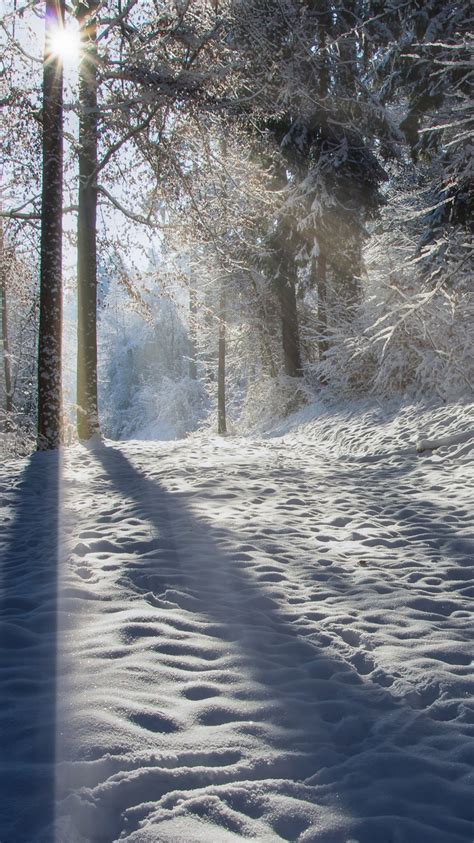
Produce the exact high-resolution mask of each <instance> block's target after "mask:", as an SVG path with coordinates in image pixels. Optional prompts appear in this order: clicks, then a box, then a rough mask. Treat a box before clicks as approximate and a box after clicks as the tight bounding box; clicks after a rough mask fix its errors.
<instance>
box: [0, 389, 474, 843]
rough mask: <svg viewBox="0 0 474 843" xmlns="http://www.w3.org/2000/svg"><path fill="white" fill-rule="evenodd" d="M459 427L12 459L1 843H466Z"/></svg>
mask: <svg viewBox="0 0 474 843" xmlns="http://www.w3.org/2000/svg"><path fill="white" fill-rule="evenodd" d="M473 428H474V420H473V416H472V408H471V414H470V411H469V407H467V406H466V405H456V406H451V407H449V406H448V407H444V408H438V409H437V410H436V409H435V410H426V411H425V412H424V413H423V412H422V411H420V409H419V408H416V407H412V408H409V407H408V408H407V407H406V408H404V409H402V410H398V411H397V412H395V411H392V412H390V410H388V409H385V410H383V409H382V408H375V407H372V408H369V407H367V406H364V405H360V406H359V407H357V406H353V407H352V408H351V409H350V410H349V409H346V410H342V409H340V410H336V409H332V410H330V409H324V408H321V407H319V408H312V409H311V408H309V409H306V410H305V411H302V413H301V414H300V415H299V416H296V417H294V418H293V419H292V420H291V423H286V426H284V427H283V426H282V427H281V429H280V430H278V429H275V430H274V431H273V433H272V434H271V435H267V436H262V437H253V438H246V439H243V438H236V437H228V438H217V437H213V436H205V435H203V434H199V435H194V436H191V437H189V438H188V439H186V440H181V441H176V442H167V443H150V442H128V443H108V445H107V446H96V447H90V448H86V447H83V446H75V447H72V448H70V449H68V450H64V451H61V452H60V453H59V454H36V455H34V456H33V457H31V458H28V459H18V460H14V459H8V460H7V461H6V462H5V463H4V465H3V467H2V469H1V470H0V491H1V510H0V515H1V516H2V523H3V524H4V528H3V531H2V535H1V542H2V544H1V546H0V560H1V564H0V611H1V615H2V620H3V630H2V633H1V637H0V681H1V685H2V691H1V696H0V727H1V730H2V733H3V734H2V749H3V755H2V760H1V765H0V773H1V778H2V782H1V793H2V806H1V807H0V812H1V820H0V840H1V843H40V842H41V841H48V843H51V842H52V841H56V843H84V841H97V842H98V841H100V843H112V841H118V840H120V841H122V840H126V841H130V843H131V841H134V843H161V842H162V841H163V843H171V841H173V843H198V841H205V842H206V843H227V842H228V841H229V843H230V841H237V840H246V839H251V840H255V841H262V843H263V841H265V843H267V841H268V843H271V841H281V840H284V841H301V843H303V841H305V843H308V841H317V843H356V841H357V843H472V841H473V839H474V799H473V798H472V797H473V792H474V789H473V786H474V775H473V763H474V677H473V657H474V653H473V632H474V623H473V615H472V598H473V596H474V569H473V556H474V530H473V520H474V519H473V494H472V492H473V482H472V481H473V463H474V460H473V451H472V444H473V443H474V440H473V438H472V437H471V438H470V435H469V430H472V429H473ZM420 432H421V435H422V438H423V437H424V438H430V437H435V438H439V437H448V438H447V440H446V441H445V443H444V444H443V443H442V442H439V443H438V444H440V445H441V447H438V448H437V449H436V450H425V451H423V452H422V453H419V452H417V450H416V440H417V436H418V434H419V433H420ZM426 444H427V445H429V444H430V443H426ZM432 444H433V443H432ZM53 824H54V827H55V833H53V832H52V831H51V829H52V826H53Z"/></svg>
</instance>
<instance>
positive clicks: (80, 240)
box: [77, 0, 100, 439]
mask: <svg viewBox="0 0 474 843" xmlns="http://www.w3.org/2000/svg"><path fill="white" fill-rule="evenodd" d="M97 6H98V3H97V2H96V0H92V2H91V0H90V2H88V3H87V4H85V3H80V4H79V6H78V8H77V17H78V20H79V25H80V33H81V60H80V64H79V103H80V117H79V209H78V221H77V306H78V314H77V432H78V436H79V438H80V439H90V438H91V436H94V435H95V434H100V425H99V410H98V400H97V228H96V219H97V184H96V180H97V29H96V18H95V15H96V11H97Z"/></svg>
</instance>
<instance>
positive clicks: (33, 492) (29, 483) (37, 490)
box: [0, 453, 60, 843]
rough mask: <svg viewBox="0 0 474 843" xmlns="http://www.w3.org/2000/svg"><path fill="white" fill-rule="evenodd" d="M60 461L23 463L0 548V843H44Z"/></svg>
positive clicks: (51, 741)
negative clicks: (8, 522)
mask: <svg viewBox="0 0 474 843" xmlns="http://www.w3.org/2000/svg"><path fill="white" fill-rule="evenodd" d="M59 460H60V455H59V454H58V453H38V454H35V455H33V456H32V457H30V458H29V459H28V462H27V464H26V467H25V469H24V471H23V473H22V475H21V477H20V479H19V482H18V483H17V484H16V487H15V489H14V491H13V494H12V496H11V500H9V499H8V498H7V500H8V503H11V509H12V513H13V520H12V522H11V526H10V527H9V528H8V527H7V529H5V530H4V531H3V537H2V538H3V540H2V543H1V545H0V685H1V691H0V794H1V795H0V840H1V841H2V843H40V841H41V843H52V841H53V840H54V833H53V831H52V827H53V821H54V812H55V732H56V653H57V611H56V610H57V589H58V585H57V579H58V527H59V503H60V501H59V494H60V477H59V468H60V463H59Z"/></svg>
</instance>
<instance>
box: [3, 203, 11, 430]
mask: <svg viewBox="0 0 474 843" xmlns="http://www.w3.org/2000/svg"><path fill="white" fill-rule="evenodd" d="M7 275H8V269H7V260H6V255H5V243H4V239H3V220H2V219H1V218H0V309H1V311H2V316H1V331H2V354H3V376H4V383H5V413H6V419H5V429H6V430H7V429H8V426H9V418H8V417H9V415H10V414H11V413H12V411H13V379H12V366H11V359H10V345H9V342H8V302H7Z"/></svg>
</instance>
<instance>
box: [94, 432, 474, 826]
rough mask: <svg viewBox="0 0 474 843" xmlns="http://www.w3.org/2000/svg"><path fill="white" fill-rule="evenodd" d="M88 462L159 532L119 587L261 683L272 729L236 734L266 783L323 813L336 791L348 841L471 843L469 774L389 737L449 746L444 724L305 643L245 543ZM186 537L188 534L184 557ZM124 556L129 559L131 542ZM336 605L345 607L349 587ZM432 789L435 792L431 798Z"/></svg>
mask: <svg viewBox="0 0 474 843" xmlns="http://www.w3.org/2000/svg"><path fill="white" fill-rule="evenodd" d="M94 455H95V457H96V458H97V460H98V461H100V463H101V465H102V467H103V468H104V470H105V472H106V475H105V476H104V477H103V478H101V479H102V480H106V481H107V480H108V481H110V483H111V484H112V485H113V486H114V487H115V489H116V490H117V491H118V492H119V493H120V495H121V496H123V497H124V498H125V499H127V498H128V499H129V500H132V501H133V502H134V506H133V512H134V514H137V515H139V516H140V517H141V518H145V519H147V520H148V521H149V522H150V523H151V524H152V525H153V528H154V532H155V535H156V539H155V541H154V543H152V546H148V548H147V550H146V552H143V551H144V548H141V547H140V546H139V543H138V542H137V547H136V551H137V553H138V554H139V555H140V554H141V558H139V559H138V561H135V562H133V563H127V567H126V569H125V570H124V572H123V576H124V577H126V579H127V582H128V583H129V584H130V585H131V586H132V587H133V588H135V589H136V591H138V592H141V593H143V594H144V596H145V595H146V597H147V599H153V598H155V599H156V600H157V601H160V600H164V601H170V602H172V603H176V604H177V605H178V606H181V608H183V609H184V610H187V609H191V611H195V612H197V613H198V614H199V616H200V617H201V618H205V619H207V621H208V622H209V630H210V631H212V634H213V635H215V636H216V637H221V638H223V639H224V640H226V641H228V642H230V643H232V645H235V646H236V647H237V648H238V650H239V652H240V653H241V654H242V661H241V662H240V664H241V665H242V666H241V671H242V672H243V673H245V674H246V675H247V676H249V677H251V678H252V680H253V681H254V682H257V683H258V684H259V688H260V698H261V699H262V701H263V702H265V701H266V702H268V709H267V711H266V714H264V715H263V717H264V718H266V720H267V725H271V726H273V727H275V728H273V729H272V728H268V729H264V730H263V731H261V730H260V731H259V729H260V727H259V725H258V724H255V723H251V722H248V723H246V722H245V720H243V721H242V722H241V723H240V732H241V733H242V734H249V735H251V736H252V735H253V736H256V737H258V738H259V739H261V741H262V744H263V743H265V742H266V743H267V745H268V746H272V749H273V750H275V751H276V752H277V753H280V755H281V759H282V763H281V764H280V765H279V764H278V763H274V765H273V766H271V765H270V766H269V768H268V774H267V776H266V777H268V778H287V779H292V780H294V781H300V782H301V781H306V782H309V783H310V784H311V785H314V787H315V789H316V790H315V796H314V798H315V799H316V793H317V798H318V799H322V801H323V802H325V803H326V804H328V805H330V804H331V799H332V797H333V796H334V793H336V794H337V799H336V801H337V810H338V811H341V812H342V813H343V814H345V815H346V816H348V817H351V818H352V825H351V832H352V834H354V833H355V834H356V836H358V833H360V834H362V840H363V841H364V843H365V841H366V840H369V839H370V840H372V839H373V840H377V841H378V840H382V839H383V840H392V836H393V835H394V834H395V836H396V835H397V834H398V835H399V836H398V837H397V838H396V839H397V840H398V839H400V840H403V841H404V843H415V841H416V843H425V841H426V843H428V841H429V843H447V841H448V840H449V843H461V841H463V842H464V841H470V840H471V835H470V829H471V821H472V816H471V809H470V807H469V806H470V798H469V794H468V791H467V789H466V788H465V786H464V785H463V784H462V783H460V784H458V785H457V788H455V790H454V792H453V787H452V781H451V779H452V778H453V777H454V775H455V774H456V775H458V777H461V778H462V777H463V776H464V774H465V769H466V768H465V765H464V764H459V766H458V767H456V770H454V768H453V767H452V765H450V766H449V770H448V771H447V772H446V775H444V773H443V771H442V770H440V768H439V764H438V763H437V762H436V760H433V758H431V757H430V756H427V757H426V756H423V754H422V753H419V752H418V750H417V747H416V746H415V745H413V744H410V743H409V742H407V744H406V745H405V746H403V744H402V743H399V742H398V741H397V740H396V739H395V738H396V735H397V734H398V733H399V732H400V731H401V730H402V729H403V727H404V725H407V724H415V727H414V728H415V732H414V735H413V738H412V740H413V741H414V744H416V742H417V740H418V738H417V734H418V735H419V736H422V737H423V736H426V734H427V729H428V732H429V734H430V735H431V734H432V735H433V738H434V739H435V738H436V736H437V735H438V736H441V737H443V736H444V737H445V736H446V732H445V731H444V732H443V724H437V723H432V721H431V720H430V718H428V717H425V715H424V714H423V713H422V712H413V710H412V709H411V708H410V707H409V706H408V705H407V704H406V702H405V701H404V700H400V699H395V698H394V697H393V696H392V695H391V694H390V692H389V689H386V688H383V687H381V686H380V685H379V684H377V683H376V682H372V681H371V680H370V679H369V678H368V677H364V676H363V675H362V676H361V675H360V673H359V672H358V671H357V670H356V669H355V667H353V666H352V665H351V664H349V663H348V662H347V661H346V660H345V659H344V658H342V656H339V655H338V654H337V653H335V651H334V650H332V649H331V639H330V637H329V636H327V635H325V633H324V631H323V630H315V628H314V625H313V627H312V632H311V637H310V638H306V637H304V636H303V634H302V632H301V628H298V627H297V626H296V625H295V623H294V607H293V611H292V612H289V611H288V605H287V603H286V601H285V600H284V595H282V604H283V605H285V604H286V608H282V606H281V605H280V604H279V602H278V600H277V599H275V596H277V597H278V595H277V594H276V587H275V586H273V587H272V588H273V591H272V593H269V591H268V587H269V586H268V584H265V583H262V582H260V581H258V580H257V579H256V578H255V577H253V576H252V573H251V570H250V568H251V566H250V563H249V559H250V556H249V555H248V553H247V552H246V545H245V544H244V545H243V546H242V547H241V550H242V552H235V549H234V550H233V551H232V550H230V551H227V550H226V549H225V547H226V544H227V542H230V543H231V545H232V533H231V532H230V531H229V530H228V529H226V528H218V527H215V528H213V527H210V526H209V525H208V524H206V523H205V522H204V521H200V520H199V519H197V518H196V516H195V515H194V513H193V511H192V508H191V506H190V503H189V502H188V496H187V494H184V493H170V492H169V491H167V490H166V489H165V488H164V487H163V485H161V484H160V483H159V482H155V480H150V479H148V478H147V477H145V476H143V475H142V474H141V473H140V471H138V470H137V469H136V468H134V467H133V466H132V465H131V463H130V462H129V461H128V460H127V459H126V457H125V456H124V455H123V453H121V452H120V451H119V450H116V449H113V448H97V449H96V450H95V451H94ZM157 459H159V457H157ZM204 470H205V469H203V471H204ZM294 478H295V482H297V479H298V475H297V473H295V475H294ZM267 532H268V531H267ZM185 534H187V535H189V536H191V537H192V550H191V551H190V542H189V541H188V540H187V539H183V536H184V535H185ZM277 536H278V533H276V540H277V541H278V538H277ZM249 541H250V539H249ZM233 544H234V548H235V537H234V542H233ZM247 549H248V548H247ZM126 550H127V553H129V554H131V553H133V552H134V548H133V542H131V543H130V544H129V545H128V546H127V548H126ZM339 596H341V595H339ZM344 599H345V601H346V604H348V605H349V606H350V599H351V595H350V591H349V590H347V594H346V596H345V598H344ZM341 600H342V597H341ZM157 605H159V602H158V604H157ZM251 632H253V636H252V635H251V634H250V633H251ZM158 658H159V648H158ZM212 717H213V719H212V720H209V721H207V724H206V725H219V724H220V723H224V722H226V721H225V717H226V713H225V712H224V711H222V712H221V713H219V710H218V709H216V708H215V709H214V713H213V715H212ZM220 717H222V719H219V718H220ZM423 717H425V720H424V721H423V720H422V719H423ZM241 719H242V718H241ZM438 727H439V728H438ZM450 734H451V737H452V738H454V735H453V733H452V731H451V733H450ZM455 766H456V765H455ZM393 770H395V771H396V775H400V777H401V778H402V779H403V778H406V780H407V783H406V786H405V789H404V790H403V788H402V791H403V792H402V791H401V790H400V787H399V786H398V787H397V788H396V787H394V775H393ZM401 770H403V771H404V772H403V774H402V773H401V772H400V771H401ZM410 776H413V780H412V781H411V782H410ZM428 782H434V783H435V785H434V786H433V787H432V791H431V792H427V790H428V791H429V790H430V787H429V786H428V785H427V783H428ZM413 787H419V788H420V793H421V790H423V793H422V798H421V799H420V801H419V803H418V802H416V800H415V801H412V802H411V808H412V813H411V814H410V816H406V805H407V800H408V801H409V800H410V799H411V798H412V788H413ZM397 829H398V830H397ZM364 835H365V836H364ZM367 835H371V836H370V837H369V836H367ZM391 835H392V836H391ZM286 839H288V838H286ZM318 839H319V838H318ZM321 839H323V838H321ZM327 839H329V838H327ZM393 839H395V837H393ZM324 840H325V841H326V838H324Z"/></svg>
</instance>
